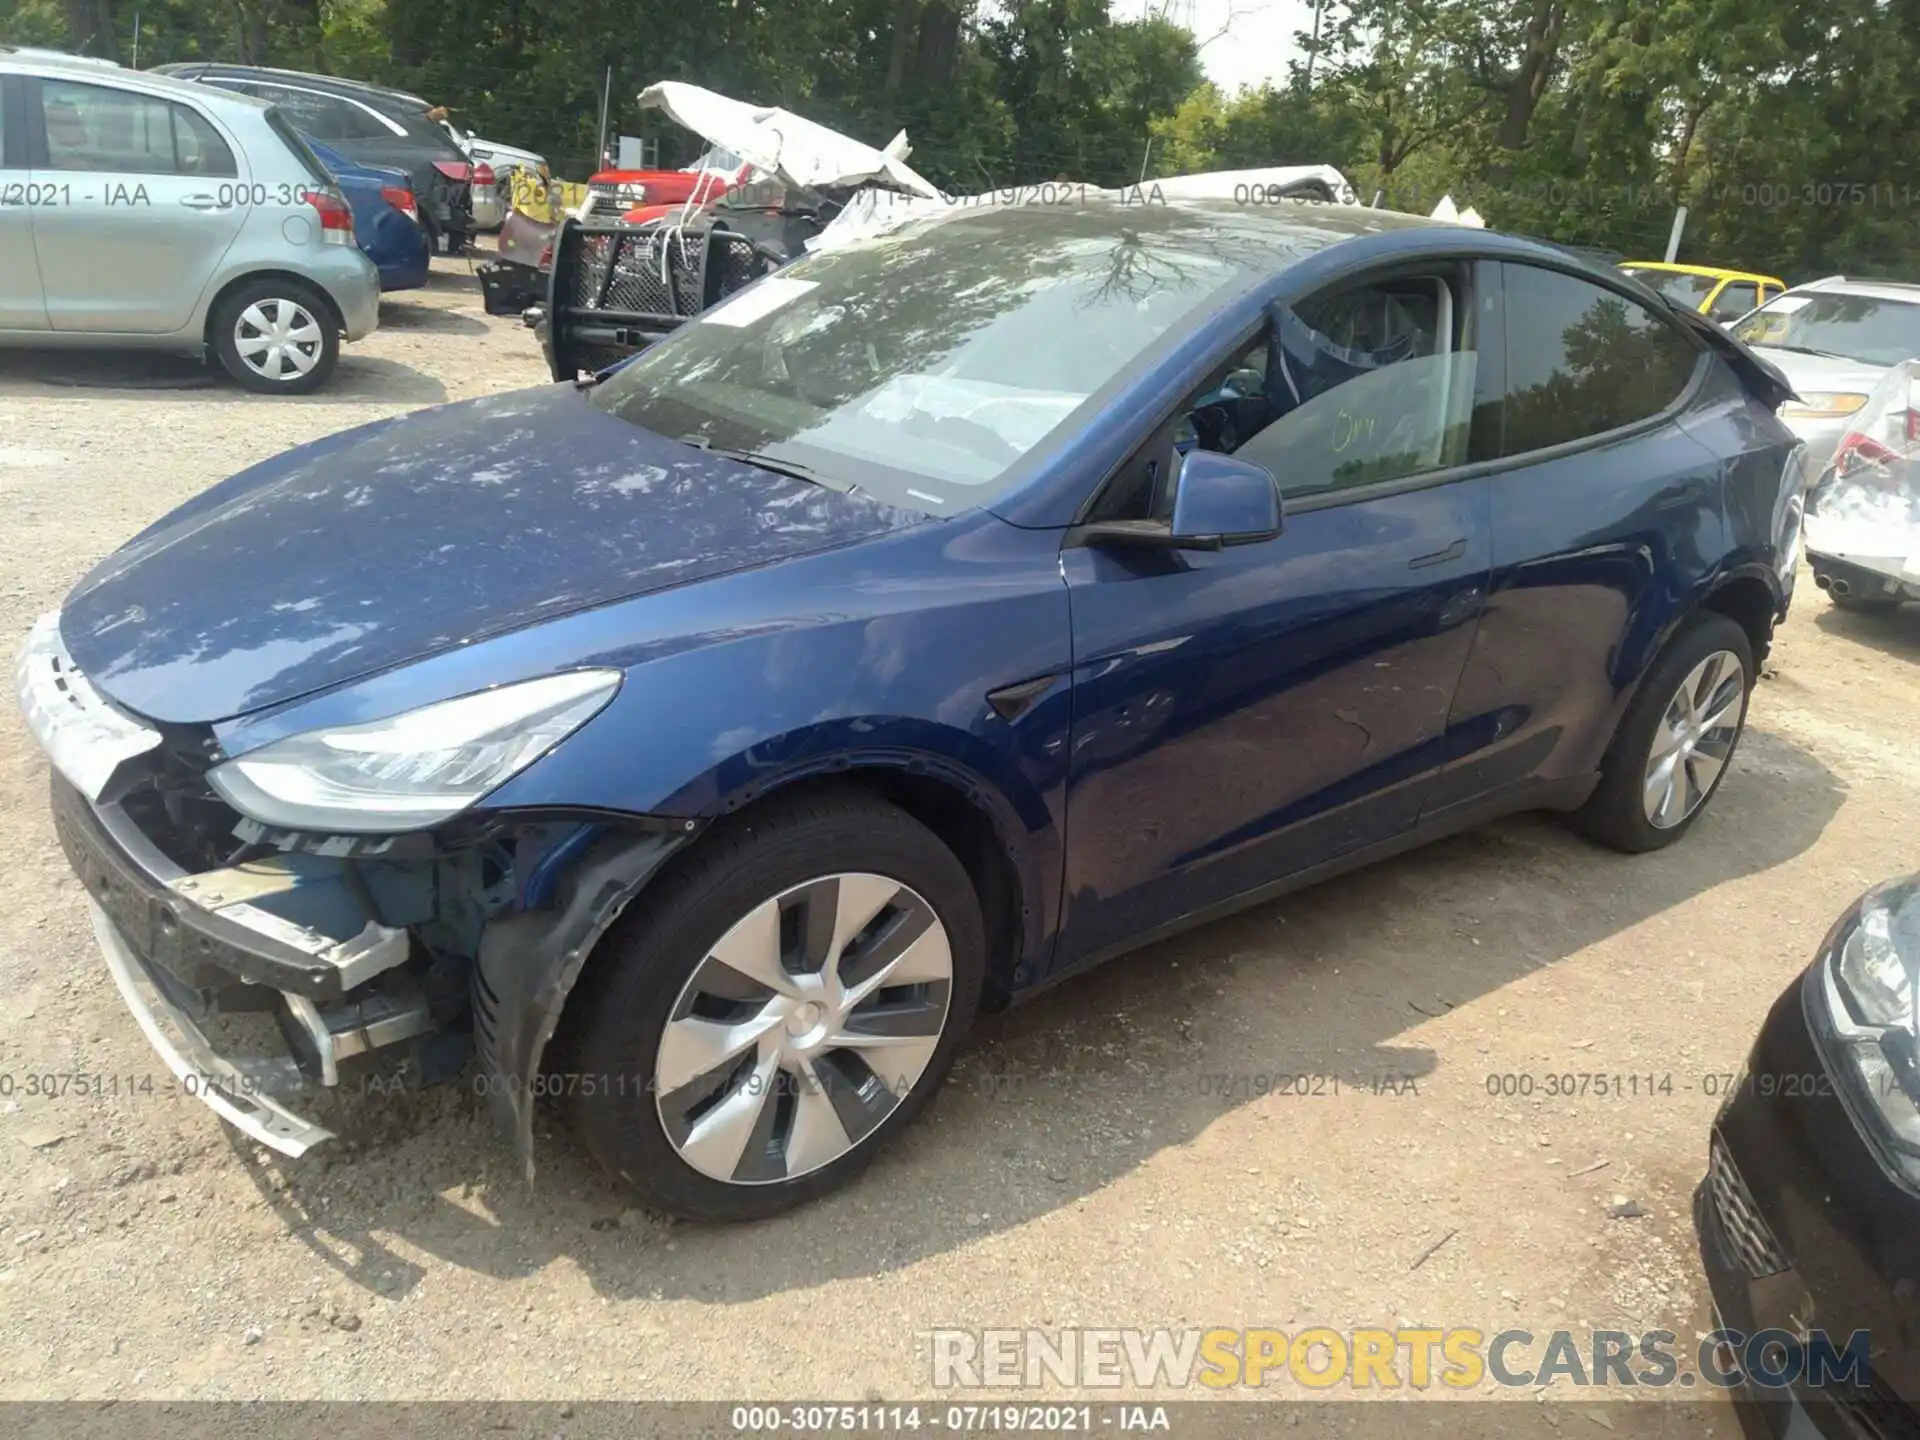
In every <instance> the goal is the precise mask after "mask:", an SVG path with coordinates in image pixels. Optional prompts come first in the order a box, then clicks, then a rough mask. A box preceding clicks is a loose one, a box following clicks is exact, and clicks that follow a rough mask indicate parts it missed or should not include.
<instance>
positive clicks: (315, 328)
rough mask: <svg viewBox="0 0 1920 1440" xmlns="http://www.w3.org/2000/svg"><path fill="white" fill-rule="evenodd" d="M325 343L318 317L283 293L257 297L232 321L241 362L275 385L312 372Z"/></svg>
mask: <svg viewBox="0 0 1920 1440" xmlns="http://www.w3.org/2000/svg"><path fill="white" fill-rule="evenodd" d="M325 343H326V334H325V332H324V331H323V330H322V329H321V321H320V319H319V317H317V316H316V315H315V314H314V313H313V311H311V310H309V309H308V308H307V307H306V306H305V305H302V304H301V303H300V302H299V301H297V300H289V299H286V298H284V297H280V298H262V299H259V300H256V301H254V302H253V303H252V304H251V305H249V306H247V307H246V309H244V310H242V311H241V312H240V315H239V318H238V319H236V320H235V321H234V322H233V348H234V351H235V353H237V354H238V355H239V357H240V363H241V364H243V365H245V366H246V367H247V368H248V369H249V370H251V371H253V373H254V374H256V375H258V376H260V377H261V378H262V379H263V380H270V381H272V382H273V383H274V384H277V385H279V384H285V383H287V382H288V381H292V380H298V379H300V378H301V377H302V376H305V375H308V374H311V373H312V371H313V367H314V366H316V365H318V364H319V363H320V355H321V351H322V349H323V347H324V346H325Z"/></svg>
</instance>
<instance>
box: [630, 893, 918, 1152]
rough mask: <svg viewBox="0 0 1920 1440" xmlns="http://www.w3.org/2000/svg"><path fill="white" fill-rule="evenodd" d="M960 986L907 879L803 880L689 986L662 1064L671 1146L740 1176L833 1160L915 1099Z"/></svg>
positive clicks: (703, 966) (747, 923)
mask: <svg viewBox="0 0 1920 1440" xmlns="http://www.w3.org/2000/svg"><path fill="white" fill-rule="evenodd" d="M952 992H953V953H952V949H951V947H950V946H949V945H948V943H947V932H946V930H945V928H944V927H943V926H942V925H941V924H940V921H939V918H938V917H937V916H936V915H935V914H934V913H933V908H932V907H931V906H930V905H928V904H927V902H926V901H925V900H923V899H922V898H921V897H920V896H919V895H917V894H916V893H914V891H913V890H912V889H911V888H910V887H908V886H906V885H903V884H901V883H899V882H898V881H895V880H889V879H887V878H886V877H884V876H880V875H863V874H853V875H847V874H842V875H829V876H825V877H823V878H821V879H818V880H813V881H809V882H808V883H806V884H804V885H796V886H794V887H793V888H792V889H790V890H788V891H786V892H784V893H783V894H780V895H777V896H775V897H774V898H773V899H771V900H768V901H766V902H765V903H764V904H761V905H758V906H756V907H755V908H754V909H753V910H752V911H750V912H749V913H748V914H747V915H746V916H745V917H744V918H743V919H741V920H740V921H739V923H738V924H736V925H734V927H733V928H732V929H730V930H728V931H727V933H726V934H725V935H723V936H722V937H721V939H720V943H719V944H717V945H715V946H714V947H713V949H712V950H711V951H710V952H709V953H708V954H707V956H706V958H705V959H704V960H702V961H701V962H700V964H699V966H698V967H697V968H696V969H695V970H694V972H693V974H692V975H691V976H690V977H688V979H687V983H686V984H685V985H684V986H682V987H681V990H680V995H679V998H678V999H677V1000H676V1001H675V1002H674V1007H673V1013H672V1018H670V1019H669V1020H668V1021H667V1025H666V1028H665V1030H664V1031H663V1033H662V1034H661V1037H660V1046H659V1051H658V1054H657V1055H656V1057H655V1059H654V1085H653V1093H654V1098H655V1103H656V1104H657V1105H658V1107H659V1111H660V1123H661V1125H662V1126H663V1127H664V1128H665V1130H666V1133H667V1138H668V1140H669V1141H670V1142H671V1143H672V1145H673V1148H674V1150H675V1151H676V1152H678V1154H679V1155H680V1158H681V1159H683V1160H685V1161H686V1162H687V1163H688V1164H689V1165H691V1166H692V1167H693V1168H694V1169H696V1170H698V1171H699V1172H700V1173H701V1174H703V1175H708V1176H711V1177H712V1178H713V1179H715V1180H723V1181H729V1182H731V1183H733V1184H736V1185H757V1184H766V1183H769V1182H772V1181H779V1180H795V1179H798V1178H799V1177H800V1176H802V1175H807V1174H811V1173H812V1172H813V1171H815V1170H818V1169H819V1168H820V1167H821V1166H823V1165H829V1164H831V1163H832V1162H834V1161H835V1160H838V1159H839V1158H840V1157H841V1156H843V1155H845V1154H846V1153H847V1152H848V1151H849V1150H851V1149H853V1147H854V1146H856V1145H859V1144H861V1143H862V1142H863V1141H865V1140H866V1139H867V1138H868V1137H870V1136H871V1135H872V1134H873V1133H874V1131H875V1130H877V1129H878V1128H879V1127H880V1125H881V1124H882V1123H883V1122H884V1121H885V1120H886V1118H887V1116H888V1115H889V1114H891V1113H892V1112H893V1109H894V1107H895V1106H897V1105H898V1104H899V1103H900V1101H901V1100H902V1099H903V1098H904V1097H906V1096H907V1095H910V1094H912V1093H913V1088H914V1086H915V1085H917V1084H918V1083H919V1081H920V1077H921V1076H922V1075H924V1074H925V1073H926V1070H927V1066H928V1065H929V1064H930V1063H931V1062H932V1060H933V1055H934V1051H935V1050H936V1049H937V1048H938V1047H939V1044H940V1036H941V1034H942V1032H943V1031H944V1030H945V1028H946V1022H947V1009H948V1003H949V1000H950V998H951V996H952Z"/></svg>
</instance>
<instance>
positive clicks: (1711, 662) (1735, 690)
mask: <svg viewBox="0 0 1920 1440" xmlns="http://www.w3.org/2000/svg"><path fill="white" fill-rule="evenodd" d="M1746 715H1747V670H1746V666H1745V665H1743V664H1742V663H1741V661H1740V657H1739V656H1738V655H1735V654H1734V653H1733V652H1732V651H1731V650H1716V651H1714V652H1713V654H1711V655H1709V656H1707V658H1706V659H1704V660H1702V661H1701V662H1700V663H1699V664H1698V665H1696V666H1694V667H1693V669H1691V670H1689V671H1688V672H1687V678H1686V679H1685V680H1683V681H1681V682H1680V688H1679V690H1677V691H1676V692H1675V693H1674V696H1673V699H1672V700H1670V701H1669V702H1668V704H1667V708H1666V711H1665V712H1664V713H1663V714H1662V715H1661V717H1660V723H1659V724H1658V725H1656V726H1655V727H1654V731H1653V745H1652V748H1651V750H1650V752H1649V753H1648V756H1647V771H1646V782H1645V785H1644V786H1643V788H1642V791H1641V802H1642V804H1643V805H1644V806H1645V807H1646V815H1647V823H1648V824H1650V825H1652V826H1653V827H1654V828H1655V829H1656V830H1671V829H1672V828H1673V827H1674V826H1676V825H1679V824H1680V823H1681V822H1683V821H1684V820H1686V818H1687V817H1688V816H1689V815H1691V814H1693V812H1694V811H1696V810H1698V809H1699V808H1700V806H1701V805H1702V803H1704V802H1705V800H1706V798H1707V796H1708V795H1709V794H1710V793H1712V790H1713V787H1714V783H1715V781H1717V780H1718V779H1719V778H1720V772H1721V771H1723V770H1724V769H1726V766H1727V761H1728V760H1729V759H1730V758H1731V757H1732V755H1733V747H1734V744H1735V742H1736V741H1738V740H1739V738H1740V727H1741V724H1742V723H1743V722H1744V721H1745V720H1746Z"/></svg>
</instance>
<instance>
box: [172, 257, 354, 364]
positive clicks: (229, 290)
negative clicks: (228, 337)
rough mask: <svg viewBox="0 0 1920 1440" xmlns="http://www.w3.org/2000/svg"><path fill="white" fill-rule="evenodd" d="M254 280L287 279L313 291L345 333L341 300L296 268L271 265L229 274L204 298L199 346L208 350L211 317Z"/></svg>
mask: <svg viewBox="0 0 1920 1440" xmlns="http://www.w3.org/2000/svg"><path fill="white" fill-rule="evenodd" d="M255 280H288V281H291V282H292V283H294V284H296V285H298V286H299V287H300V288H301V289H303V290H305V291H307V292H308V293H310V294H312V295H313V296H314V297H315V298H317V299H318V300H319V301H320V303H321V304H322V305H324V306H325V307H326V310H327V318H328V319H329V320H331V321H332V322H333V328H334V329H335V330H336V331H337V332H339V333H341V334H345V333H346V329H347V317H346V315H345V313H344V312H343V311H342V310H341V309H340V302H339V301H337V300H335V299H334V298H333V296H332V294H331V293H330V292H329V291H328V290H327V287H326V286H324V285H322V284H321V283H320V282H319V281H318V280H312V279H309V278H308V277H306V276H305V275H302V274H300V272H299V271H297V270H287V269H284V268H281V267H279V266H274V265H262V266H260V267H258V268H257V269H252V270H242V271H240V272H239V273H238V274H237V275H229V276H228V277H227V278H226V279H225V280H223V281H222V282H221V283H220V288H219V289H217V290H215V291H214V292H213V295H212V296H211V298H209V299H208V301H207V308H206V313H205V314H204V315H203V316H202V317H201V319H200V343H201V344H202V345H205V346H206V347H207V348H208V349H212V348H213V344H214V339H213V319H214V316H216V315H218V314H219V313H220V307H221V306H222V305H224V304H225V303H226V302H227V300H228V298H229V297H230V296H231V295H232V294H233V292H234V291H236V290H238V289H239V288H240V287H241V286H243V285H247V284H251V283H252V282H253V281H255Z"/></svg>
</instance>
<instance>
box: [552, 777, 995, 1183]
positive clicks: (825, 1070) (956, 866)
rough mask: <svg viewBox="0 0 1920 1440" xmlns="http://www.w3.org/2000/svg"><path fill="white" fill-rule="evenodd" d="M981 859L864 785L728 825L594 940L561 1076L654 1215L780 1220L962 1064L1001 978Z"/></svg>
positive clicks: (883, 1143)
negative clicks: (973, 859)
mask: <svg viewBox="0 0 1920 1440" xmlns="http://www.w3.org/2000/svg"><path fill="white" fill-rule="evenodd" d="M986 955H987V945H986V926H985V924H984V922H983V919H982V915H981V906H980V900H979V896H978V895H977V894H976V892H975V890H974V886H973V881H972V878H971V877H970V876H969V874H968V872H967V868H966V866H964V865H963V864H961V862H960V860H959V857H958V856H957V855H956V854H955V853H954V851H953V850H951V849H950V848H948V846H947V844H946V843H945V842H944V841H942V840H941V839H940V837H939V836H937V835H935V834H934V833H933V832H932V831H931V830H929V829H927V828H926V827H925V826H924V825H922V824H921V823H920V822H919V821H917V820H915V819H914V818H913V817H912V816H910V815H908V814H906V813H905V812H904V811H902V810H900V809H898V808H896V807H895V806H893V805H890V804H888V803H887V802H886V801H884V800H881V799H880V798H878V797H877V796H875V795H872V794H870V793H868V792H865V791H863V790H860V789H857V788H854V787H851V786H849V787H847V788H844V789H841V788H834V789H822V790H812V791H808V792H803V793H798V794H796V795H794V796H793V797H791V798H786V799H782V798H775V799H770V800H767V801H765V802H763V803H762V804H761V805H758V806H754V807H750V808H748V809H746V810H743V811H741V812H740V813H739V814H737V815H734V816H731V817H729V818H727V819H725V820H722V821H719V822H717V823H716V824H715V825H714V826H713V827H712V829H711V830H709V831H708V832H707V833H706V834H704V835H702V836H701V837H700V838H699V839H698V840H696V841H694V842H693V843H692V844H691V846H690V847H689V848H688V849H687V850H686V851H685V852H684V853H682V854H681V855H679V856H677V857H675V859H674V860H672V861H670V862H669V863H668V866H667V868H666V870H664V871H663V872H662V873H661V875H660V876H659V877H658V878H657V879H655V880H653V881H651V882H649V883H648V884H647V885H646V886H645V887H644V888H643V889H642V890H641V892H640V893H639V895H638V896H636V897H635V899H634V900H633V902H632V903H631V904H630V905H629V906H628V908H627V913H626V914H625V915H623V916H622V917H621V919H620V921H619V922H618V923H617V924H616V925H615V926H614V928H613V929H611V930H610V931H609V932H608V933H607V935H606V937H605V938H604V939H603V940H602V941H601V942H600V945H599V946H598V947H596V949H595V952H594V954H593V956H592V958H591V959H590V960H589V961H588V964H587V968H586V971H585V973H584V974H583V975H582V977H581V982H580V985H579V987H578V988H577V989H576V990H575V991H574V993H573V995H572V996H571V997H569V999H568V1001H567V1008H566V1014H565V1016H564V1017H563V1023H562V1027H561V1029H562V1033H561V1034H560V1035H557V1036H556V1037H555V1044H554V1050H553V1052H552V1058H551V1060H550V1061H549V1067H550V1073H552V1074H554V1075H555V1078H559V1079H565V1078H566V1077H568V1076H571V1077H574V1078H572V1079H570V1080H569V1081H568V1083H566V1084H563V1085H561V1086H559V1087H558V1093H561V1094H564V1095H567V1096H568V1097H569V1100H568V1104H569V1107H570V1111H571V1119H572V1121H573V1125H574V1129H575V1130H576V1132H577V1133H578V1134H579V1136H580V1138H581V1140H582V1141H583V1142H584V1143H585V1144H586V1147H587V1149H588V1150H590V1151H591V1152H592V1153H593V1155H594V1157H595V1158H596V1159H597V1160H599V1162H600V1163H601V1164H602V1165H603V1166H604V1167H605V1168H606V1169H607V1170H608V1171H609V1172H610V1173H611V1174H613V1175H614V1176H616V1177H617V1178H618V1179H620V1180H621V1181H623V1182H625V1183H626V1184H627V1185H628V1186H629V1187H630V1188H631V1189H632V1190H633V1191H634V1193H635V1194H636V1196H637V1197H638V1198H639V1199H640V1200H641V1201H642V1202H643V1203H645V1204H647V1205H649V1206H651V1207H653V1208H654V1209H656V1210H661V1211H664V1212H666V1213H667V1214H670V1215H677V1216H680V1217H682V1218H684V1219H689V1220H749V1219H757V1218H760V1217H762V1216H767V1215H773V1214H776V1213H778V1212H779V1211H782V1210H786V1209H789V1208H791V1207H793V1206H795V1205H800V1204H804V1203H805V1202H807V1201H809V1200H812V1199H815V1198H817V1197H819V1196H821V1195H824V1194H826V1193H827V1192H828V1191H830V1190H832V1189H834V1188H835V1187H836V1186H839V1185H841V1184H844V1183H845V1182H846V1181H847V1180H849V1179H851V1178H852V1177H853V1176H854V1175H855V1174H856V1173H858V1171H859V1170H860V1169H861V1168H862V1167H864V1166H865V1165H866V1164H867V1163H869V1162H870V1161H871V1160H872V1159H873V1158H874V1157H875V1156H877V1155H878V1154H880V1153H881V1152H882V1151H883V1150H885V1149H886V1148H887V1147H888V1146H889V1145H891V1144H892V1143H893V1142H894V1140H896V1139H897V1138H898V1137H899V1136H900V1135H901V1134H902V1133H903V1132H904V1131H905V1130H906V1129H907V1127H908V1126H909V1125H911V1124H912V1123H913V1120H914V1117H915V1116H917V1115H918V1114H919V1113H920V1111H921V1110H922V1109H924V1108H925V1107H926V1105H927V1104H928V1102H929V1101H930V1100H931V1099H932V1098H933V1095H934V1092H935V1091H937V1090H938V1089H939V1087H940V1084H941V1082H942V1081H943V1080H944V1079H945V1078H946V1075H947V1072H948V1070H950V1069H951V1068H952V1066H953V1059H954V1055H955V1053H956V1051H957V1050H958V1048H959V1045H960V1042H961V1040H962V1039H963V1038H964V1037H965V1035H966V1032H967V1029H968V1027H969V1026H970V1025H971V1024H972V1022H973V1017H974V1013H975V1011H976V1010H978V1008H979V1005H980V992H981V987H982V984H983V982H984V980H985V977H986Z"/></svg>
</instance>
